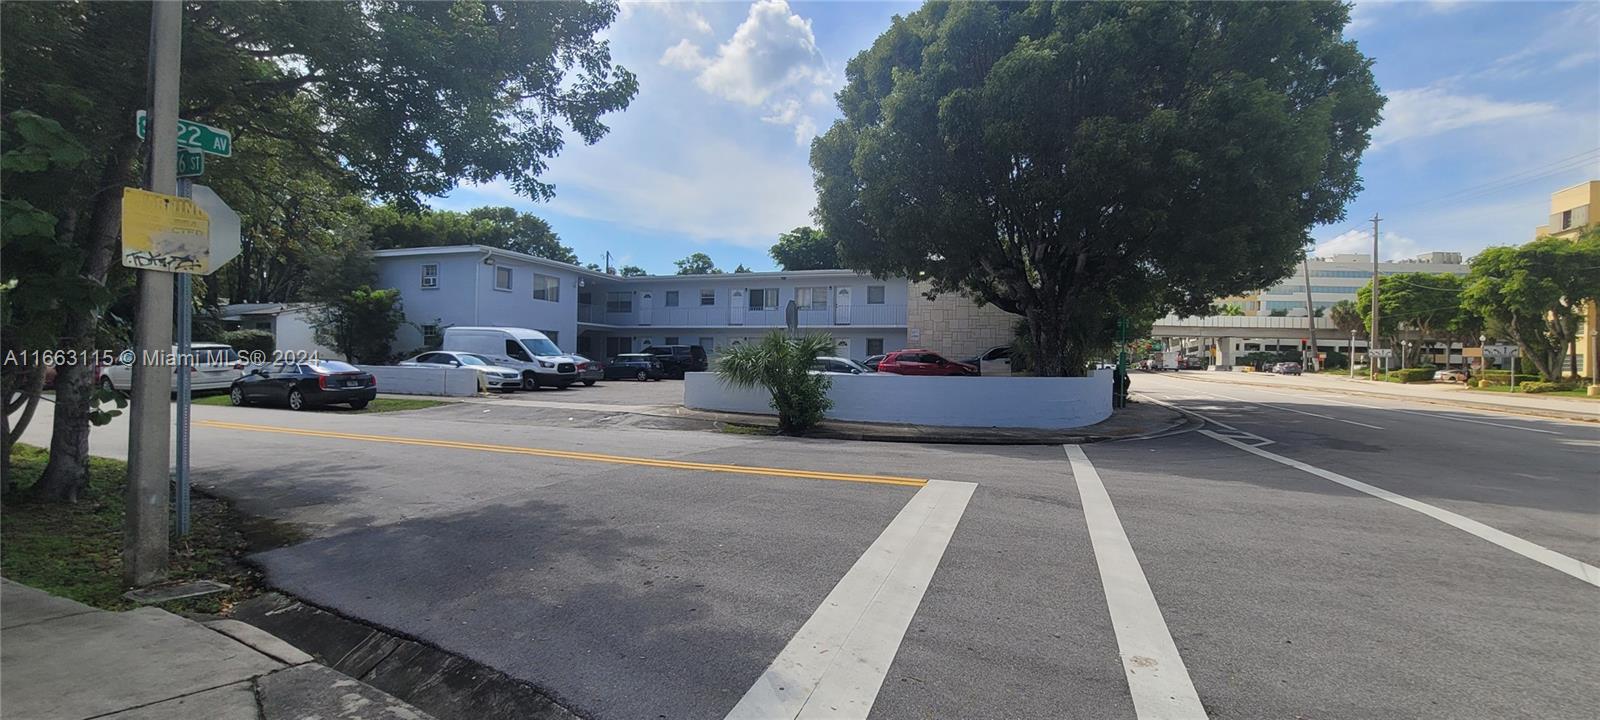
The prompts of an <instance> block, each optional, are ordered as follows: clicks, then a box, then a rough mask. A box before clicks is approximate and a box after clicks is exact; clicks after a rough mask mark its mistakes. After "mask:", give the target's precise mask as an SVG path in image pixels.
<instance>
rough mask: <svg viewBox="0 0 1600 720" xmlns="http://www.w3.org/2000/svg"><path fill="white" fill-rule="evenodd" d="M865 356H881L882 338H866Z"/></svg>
mask: <svg viewBox="0 0 1600 720" xmlns="http://www.w3.org/2000/svg"><path fill="white" fill-rule="evenodd" d="M867 354H868V355H882V354H883V338H867Z"/></svg>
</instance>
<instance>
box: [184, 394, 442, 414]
mask: <svg viewBox="0 0 1600 720" xmlns="http://www.w3.org/2000/svg"><path fill="white" fill-rule="evenodd" d="M445 402H446V401H444V400H423V399H421V398H377V399H376V400H373V401H372V402H370V403H367V406H366V407H364V408H361V409H360V410H351V409H350V406H349V405H322V406H317V407H313V408H311V409H310V410H309V411H308V412H331V413H344V414H347V415H365V414H368V413H382V412H400V411H402V410H421V409H423V408H431V407H438V406H440V405H443V404H445ZM194 404H196V405H232V404H233V401H232V400H230V399H229V398H228V396H227V395H208V396H206V397H197V398H195V399H194ZM262 407H272V406H271V405H263V406H262Z"/></svg>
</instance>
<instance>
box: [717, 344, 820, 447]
mask: <svg viewBox="0 0 1600 720" xmlns="http://www.w3.org/2000/svg"><path fill="white" fill-rule="evenodd" d="M833 347H834V345H833V338H831V337H828V336H827V335H822V334H816V335H807V336H805V337H801V338H793V339H791V338H789V337H788V336H787V335H785V334H784V333H783V332H782V331H778V330H775V331H773V332H771V333H769V334H767V336H766V337H764V338H762V339H761V342H758V343H750V344H748V345H738V346H735V347H732V348H729V349H727V350H726V351H724V352H723V353H722V357H720V358H718V359H717V368H716V369H717V376H718V377H720V378H722V381H723V382H725V383H727V384H729V385H732V386H734V387H746V388H748V387H755V386H757V385H760V386H762V387H764V388H766V389H767V392H769V393H771V394H772V408H773V409H774V410H777V411H778V432H780V433H783V434H784V435H802V434H804V433H805V432H806V431H807V430H809V429H811V428H812V427H813V426H815V425H816V424H817V423H819V422H822V418H823V414H824V413H826V412H827V411H828V408H830V407H832V406H833V401H832V400H829V399H828V388H829V387H831V386H832V385H833V382H832V381H831V380H829V379H828V376H827V375H825V374H823V373H814V372H811V369H812V367H811V365H812V362H813V361H815V360H816V359H817V356H819V355H826V354H828V353H830V352H832V351H833Z"/></svg>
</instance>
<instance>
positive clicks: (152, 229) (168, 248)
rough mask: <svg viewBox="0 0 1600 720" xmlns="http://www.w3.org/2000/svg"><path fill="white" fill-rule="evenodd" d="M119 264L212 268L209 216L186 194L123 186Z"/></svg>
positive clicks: (190, 269) (205, 270) (170, 269)
mask: <svg viewBox="0 0 1600 720" xmlns="http://www.w3.org/2000/svg"><path fill="white" fill-rule="evenodd" d="M122 264H123V265H125V266H127V267H131V268H139V269H140V270H160V271H163V272H181V273H192V274H196V275H204V274H206V273H208V272H211V219H210V218H208V217H206V212H205V211H204V210H201V209H200V208H199V206H197V205H195V204H194V201H192V200H190V199H188V198H181V197H178V196H176V195H162V194H161V193H153V192H148V191H145V190H137V189H135V188H123V189H122Z"/></svg>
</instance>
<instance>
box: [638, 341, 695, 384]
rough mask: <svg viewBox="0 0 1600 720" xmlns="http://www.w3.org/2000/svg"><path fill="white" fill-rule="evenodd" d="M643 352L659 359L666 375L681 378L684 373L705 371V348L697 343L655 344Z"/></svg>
mask: <svg viewBox="0 0 1600 720" xmlns="http://www.w3.org/2000/svg"><path fill="white" fill-rule="evenodd" d="M644 351H645V352H647V353H650V354H651V355H655V356H656V357H658V358H660V359H661V368H662V369H663V370H664V371H665V372H666V373H667V377H674V378H677V379H679V380H682V379H683V374H684V373H691V372H705V370H706V368H707V367H708V364H707V363H706V349H705V348H703V347H700V346H699V345H656V346H653V347H647V348H645V349H644Z"/></svg>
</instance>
